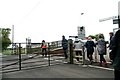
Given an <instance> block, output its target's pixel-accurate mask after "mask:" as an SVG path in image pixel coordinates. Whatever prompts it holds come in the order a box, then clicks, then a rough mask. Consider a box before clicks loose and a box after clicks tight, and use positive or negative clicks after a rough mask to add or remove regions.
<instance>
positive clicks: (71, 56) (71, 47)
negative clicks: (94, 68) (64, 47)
mask: <svg viewBox="0 0 120 80" xmlns="http://www.w3.org/2000/svg"><path fill="white" fill-rule="evenodd" d="M68 43H69V53H70V64H73V63H74V62H73V41H72V39H69V41H68Z"/></svg>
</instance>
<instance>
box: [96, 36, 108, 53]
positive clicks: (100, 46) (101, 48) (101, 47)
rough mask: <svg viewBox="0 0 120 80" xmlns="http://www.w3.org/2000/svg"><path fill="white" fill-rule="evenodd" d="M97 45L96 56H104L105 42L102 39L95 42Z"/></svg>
mask: <svg viewBox="0 0 120 80" xmlns="http://www.w3.org/2000/svg"><path fill="white" fill-rule="evenodd" d="M97 45H98V47H97V50H98V54H99V55H101V54H102V55H105V54H106V42H105V40H104V39H102V38H101V39H99V40H98V41H97Z"/></svg>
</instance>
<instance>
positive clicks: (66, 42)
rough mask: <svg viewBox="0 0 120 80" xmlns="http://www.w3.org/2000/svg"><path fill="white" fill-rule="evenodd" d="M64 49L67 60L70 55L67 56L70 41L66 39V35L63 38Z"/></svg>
mask: <svg viewBox="0 0 120 80" xmlns="http://www.w3.org/2000/svg"><path fill="white" fill-rule="evenodd" d="M62 47H63V50H64V56H65V59H67V58H68V55H67V50H68V40H67V39H66V38H65V36H64V35H63V36H62Z"/></svg>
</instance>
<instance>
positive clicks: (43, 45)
mask: <svg viewBox="0 0 120 80" xmlns="http://www.w3.org/2000/svg"><path fill="white" fill-rule="evenodd" d="M41 48H42V56H44V55H45V57H46V56H47V50H46V49H47V45H46V43H45V40H42V45H41Z"/></svg>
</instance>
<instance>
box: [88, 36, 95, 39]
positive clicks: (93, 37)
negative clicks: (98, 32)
mask: <svg viewBox="0 0 120 80" xmlns="http://www.w3.org/2000/svg"><path fill="white" fill-rule="evenodd" d="M88 37H91V38H92V39H95V38H96V36H94V35H89V36H88Z"/></svg>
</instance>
